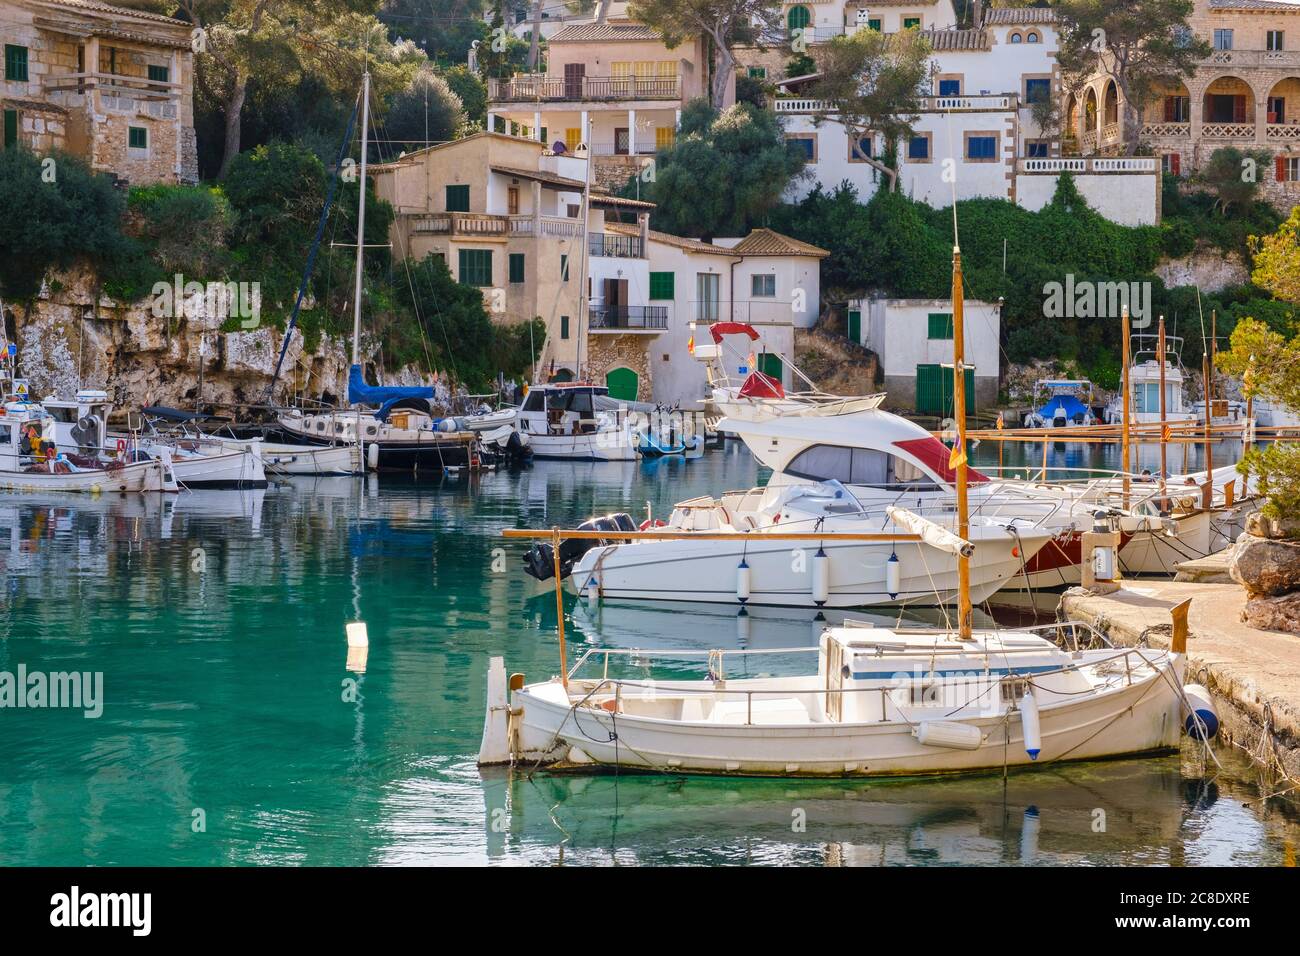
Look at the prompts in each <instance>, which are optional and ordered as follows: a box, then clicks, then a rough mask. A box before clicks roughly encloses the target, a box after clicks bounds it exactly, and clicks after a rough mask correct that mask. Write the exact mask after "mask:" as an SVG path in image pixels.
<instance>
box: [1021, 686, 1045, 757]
mask: <svg viewBox="0 0 1300 956" xmlns="http://www.w3.org/2000/svg"><path fill="white" fill-rule="evenodd" d="M1020 728H1021V731H1022V732H1023V733H1024V736H1025V753H1027V754H1029V759H1030V760H1037V759H1038V755H1039V753H1041V752H1042V749H1043V731H1042V728H1041V727H1039V725H1038V701H1036V700H1034V692H1033V691H1031V690H1027V691H1025V696H1024V697H1022V698H1021V699H1020Z"/></svg>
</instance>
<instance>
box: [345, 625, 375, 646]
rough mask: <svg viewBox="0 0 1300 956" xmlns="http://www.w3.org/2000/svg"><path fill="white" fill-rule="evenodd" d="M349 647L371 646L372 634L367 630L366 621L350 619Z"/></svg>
mask: <svg viewBox="0 0 1300 956" xmlns="http://www.w3.org/2000/svg"><path fill="white" fill-rule="evenodd" d="M347 632H348V647H369V646H370V635H369V633H368V632H367V631H366V622H365V621H349V622H348V624H347Z"/></svg>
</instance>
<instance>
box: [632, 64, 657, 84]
mask: <svg viewBox="0 0 1300 956" xmlns="http://www.w3.org/2000/svg"><path fill="white" fill-rule="evenodd" d="M654 75H655V62H654V60H641V61H639V62H638V63H637V65H636V76H637V79H638V80H648V79H649V78H650V77H652V76H654Z"/></svg>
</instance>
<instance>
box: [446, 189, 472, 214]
mask: <svg viewBox="0 0 1300 956" xmlns="http://www.w3.org/2000/svg"><path fill="white" fill-rule="evenodd" d="M447 212H469V187H468V186H448V187H447Z"/></svg>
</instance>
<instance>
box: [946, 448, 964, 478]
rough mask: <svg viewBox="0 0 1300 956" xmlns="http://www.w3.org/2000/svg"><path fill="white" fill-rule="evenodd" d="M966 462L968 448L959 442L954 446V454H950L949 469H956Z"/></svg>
mask: <svg viewBox="0 0 1300 956" xmlns="http://www.w3.org/2000/svg"><path fill="white" fill-rule="evenodd" d="M964 464H966V448H965V446H964V445H962V444H960V443H958V444H956V445H953V446H952V454H950V455H949V456H948V470H949V471H955V470H956V469H957V468H959V467H960V466H961V465H964Z"/></svg>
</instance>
